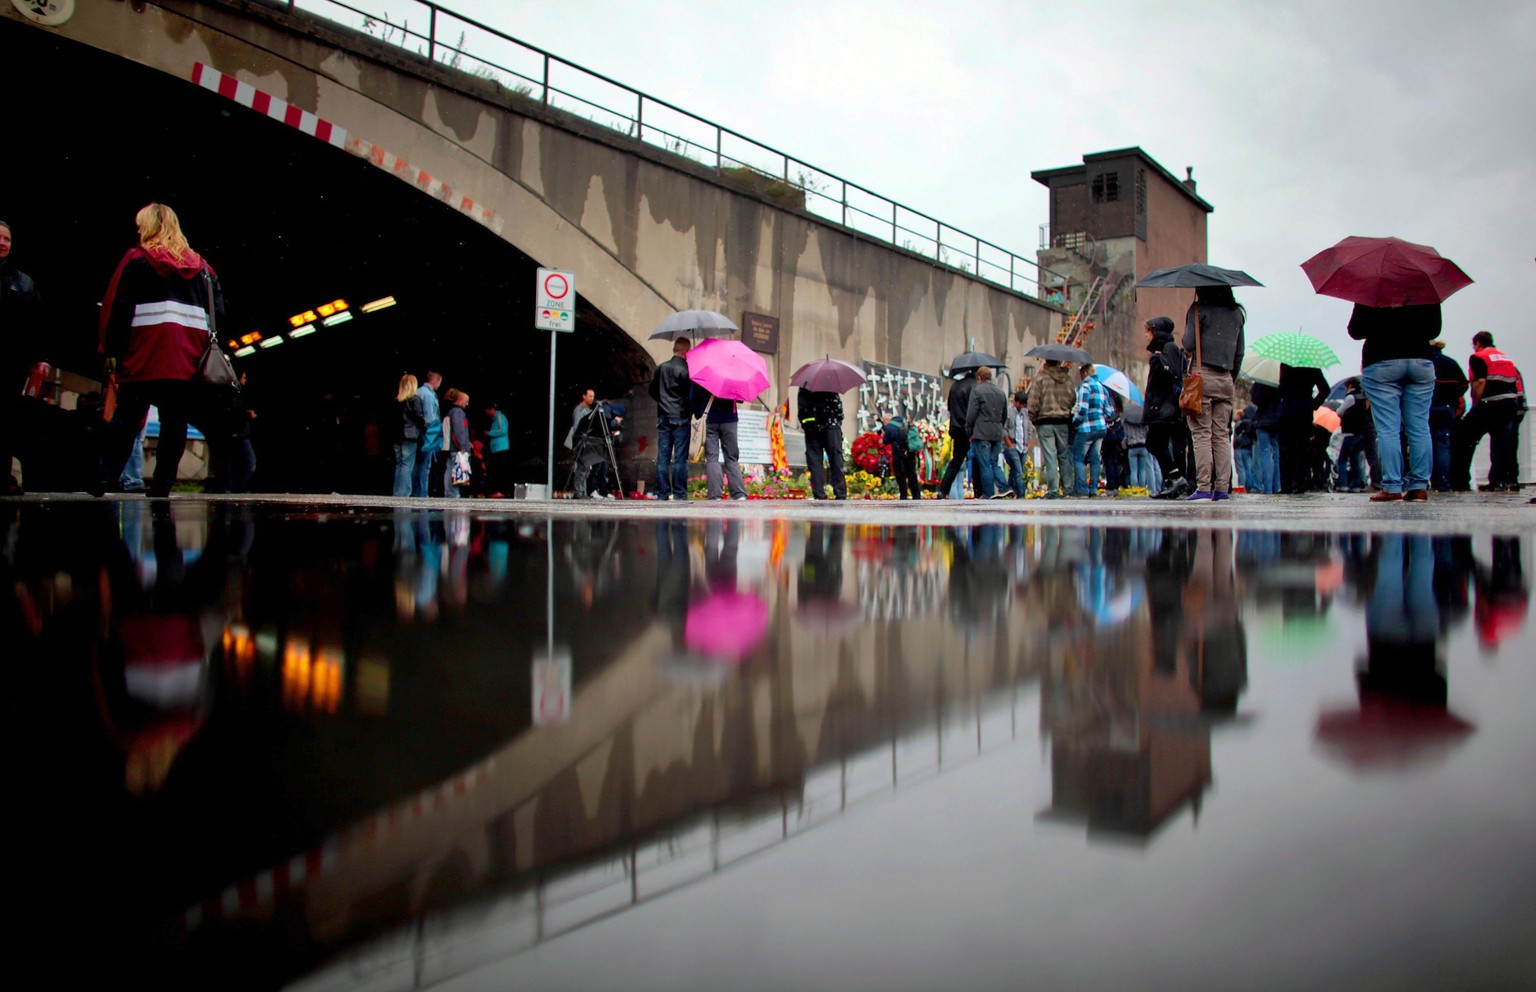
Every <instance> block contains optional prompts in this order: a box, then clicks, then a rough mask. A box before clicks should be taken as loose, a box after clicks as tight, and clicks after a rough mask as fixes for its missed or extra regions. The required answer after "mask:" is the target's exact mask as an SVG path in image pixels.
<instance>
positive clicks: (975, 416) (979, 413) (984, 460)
mask: <svg viewBox="0 0 1536 992" xmlns="http://www.w3.org/2000/svg"><path fill="white" fill-rule="evenodd" d="M1007 419H1008V394H1007V393H1005V392H1003V391H1002V390H1001V389H999V388H998V386H997V383H995V382H993V381H992V370H991V369H989V368H986V367H982V368H979V369H977V370H976V388H975V389H972V390H971V396H970V399H969V400H967V401H966V407H965V433H966V435H967V436H969V437H970V439H971V455H972V457H973V458H974V459H975V466H976V476H977V479H976V495H977V496H978V497H980V498H981V499H991V498H992V497H993V496H994V495H995V493H994V486H995V478H996V475H997V456H998V450H999V448H1000V447H1001V445H1002V443H1003V437H1004V435H1005V434H1007V428H1006V427H1005V426H1004V424H1005V422H1006V421H1007Z"/></svg>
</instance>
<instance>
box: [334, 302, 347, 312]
mask: <svg viewBox="0 0 1536 992" xmlns="http://www.w3.org/2000/svg"><path fill="white" fill-rule="evenodd" d="M331 309H332V310H345V309H347V301H346V300H332V301H331Z"/></svg>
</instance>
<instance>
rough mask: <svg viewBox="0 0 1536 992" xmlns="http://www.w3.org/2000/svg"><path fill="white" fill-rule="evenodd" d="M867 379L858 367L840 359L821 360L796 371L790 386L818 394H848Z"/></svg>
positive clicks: (790, 380) (790, 378) (790, 379)
mask: <svg viewBox="0 0 1536 992" xmlns="http://www.w3.org/2000/svg"><path fill="white" fill-rule="evenodd" d="M866 378H868V377H867V376H866V375H865V374H864V373H863V371H862V370H860V369H859V367H858V366H857V365H852V364H849V363H848V362H845V361H843V360H841V359H838V358H820V359H817V360H816V361H814V362H809V363H807V364H805V365H802V366H800V367H799V368H798V369H795V374H794V375H792V376H790V377H789V384H790V385H791V386H801V387H804V388H805V389H809V390H811V391H812V392H816V393H846V392H847V391H848V390H850V389H852V388H853V387H854V386H857V385H859V384H860V383H861V382H863V381H864V380H865V379H866Z"/></svg>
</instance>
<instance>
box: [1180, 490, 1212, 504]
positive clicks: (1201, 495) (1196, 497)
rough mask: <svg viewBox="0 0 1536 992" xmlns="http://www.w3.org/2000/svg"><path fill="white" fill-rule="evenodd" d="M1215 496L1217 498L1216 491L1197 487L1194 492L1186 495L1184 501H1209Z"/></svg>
mask: <svg viewBox="0 0 1536 992" xmlns="http://www.w3.org/2000/svg"><path fill="white" fill-rule="evenodd" d="M1215 498H1216V496H1215V494H1214V493H1210V492H1207V491H1206V490H1204V489H1196V490H1195V491H1194V492H1192V493H1190V494H1189V495H1188V496H1185V497H1184V502H1186V503H1209V502H1210V501H1211V500H1213V499H1215Z"/></svg>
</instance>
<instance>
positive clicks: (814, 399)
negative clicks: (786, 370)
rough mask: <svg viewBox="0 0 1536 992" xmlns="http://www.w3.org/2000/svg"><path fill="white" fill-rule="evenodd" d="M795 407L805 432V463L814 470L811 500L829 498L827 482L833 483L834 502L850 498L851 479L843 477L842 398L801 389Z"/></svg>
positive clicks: (832, 394) (801, 427)
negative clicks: (824, 462) (824, 461)
mask: <svg viewBox="0 0 1536 992" xmlns="http://www.w3.org/2000/svg"><path fill="white" fill-rule="evenodd" d="M796 406H797V407H798V408H799V411H800V429H801V430H803V431H805V464H806V467H807V468H809V469H810V470H811V499H826V498H827V489H826V486H827V483H828V482H831V483H832V495H833V498H834V499H847V498H848V479H847V477H846V476H845V475H844V474H843V398H842V397H841V396H839V395H838V394H837V393H825V392H815V391H813V390H810V389H805V388H804V387H802V388H801V390H800V395H799V397H798V399H797V401H796ZM823 455H825V456H826V465H825V467H823V465H822V456H823ZM829 475H830V476H831V478H830V479H829V478H828V476H829Z"/></svg>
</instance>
